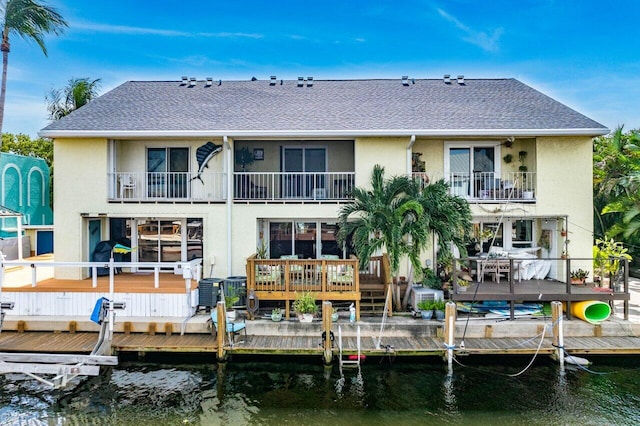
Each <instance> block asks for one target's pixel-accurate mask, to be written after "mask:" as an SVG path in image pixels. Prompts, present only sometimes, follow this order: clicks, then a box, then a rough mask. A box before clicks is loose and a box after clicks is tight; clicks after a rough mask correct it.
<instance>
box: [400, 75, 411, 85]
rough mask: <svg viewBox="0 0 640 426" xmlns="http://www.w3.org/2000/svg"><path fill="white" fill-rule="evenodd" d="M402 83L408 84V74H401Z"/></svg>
mask: <svg viewBox="0 0 640 426" xmlns="http://www.w3.org/2000/svg"><path fill="white" fill-rule="evenodd" d="M402 85H403V86H408V85H409V76H408V75H403V76H402Z"/></svg>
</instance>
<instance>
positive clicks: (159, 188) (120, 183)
mask: <svg viewBox="0 0 640 426" xmlns="http://www.w3.org/2000/svg"><path fill="white" fill-rule="evenodd" d="M354 181H355V173H354V172H340V173H283V172H240V173H234V174H233V198H234V199H236V200H248V201H252V200H260V201H269V200H271V201H292V200H296V201H297V200H316V201H321V200H329V201H330V200H345V199H349V198H350V195H349V193H350V191H351V188H353V185H354ZM108 188H109V195H108V198H109V200H110V201H163V200H166V201H224V200H226V197H227V184H226V174H225V173H222V172H213V173H202V174H201V175H199V177H198V175H197V174H196V173H190V172H173V173H145V172H119V173H111V174H109V175H108Z"/></svg>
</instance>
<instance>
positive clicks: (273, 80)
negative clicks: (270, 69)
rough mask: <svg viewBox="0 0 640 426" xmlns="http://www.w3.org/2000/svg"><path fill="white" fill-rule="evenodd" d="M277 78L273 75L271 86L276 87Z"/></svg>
mask: <svg viewBox="0 0 640 426" xmlns="http://www.w3.org/2000/svg"><path fill="white" fill-rule="evenodd" d="M276 80H277V79H276V76H275V75H272V76H271V81H270V82H269V86H275V85H276Z"/></svg>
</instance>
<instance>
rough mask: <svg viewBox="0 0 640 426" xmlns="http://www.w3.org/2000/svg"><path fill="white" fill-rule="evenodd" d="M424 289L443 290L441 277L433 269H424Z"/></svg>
mask: <svg viewBox="0 0 640 426" xmlns="http://www.w3.org/2000/svg"><path fill="white" fill-rule="evenodd" d="M422 287H428V288H432V289H434V290H442V281H441V280H440V277H438V276H437V275H436V273H435V272H434V271H433V269H431V268H423V269H422Z"/></svg>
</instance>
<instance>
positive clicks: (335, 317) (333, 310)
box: [331, 308, 340, 322]
mask: <svg viewBox="0 0 640 426" xmlns="http://www.w3.org/2000/svg"><path fill="white" fill-rule="evenodd" d="M338 318H340V315H338V310H337V309H336V308H331V321H332V322H336V321H338Z"/></svg>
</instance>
